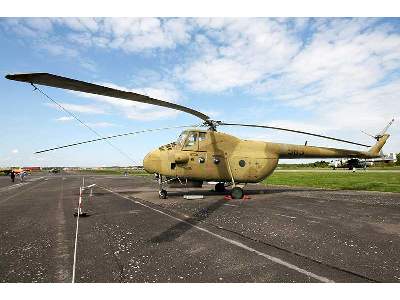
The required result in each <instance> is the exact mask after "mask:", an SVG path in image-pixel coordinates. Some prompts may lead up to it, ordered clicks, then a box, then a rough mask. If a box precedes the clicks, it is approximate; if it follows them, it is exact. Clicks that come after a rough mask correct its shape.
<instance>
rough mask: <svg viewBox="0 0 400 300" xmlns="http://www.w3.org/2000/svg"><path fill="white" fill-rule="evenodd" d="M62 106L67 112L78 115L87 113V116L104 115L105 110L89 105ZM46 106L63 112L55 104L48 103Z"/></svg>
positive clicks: (68, 104)
mask: <svg viewBox="0 0 400 300" xmlns="http://www.w3.org/2000/svg"><path fill="white" fill-rule="evenodd" d="M60 105H61V106H63V107H64V108H65V109H66V110H68V111H71V112H78V113H86V114H104V113H105V110H104V109H103V108H102V107H99V106H96V105H88V104H71V103H64V102H60ZM46 106H50V107H53V108H56V109H58V110H59V111H63V110H62V109H61V108H59V107H58V106H57V105H56V104H54V103H47V104H46Z"/></svg>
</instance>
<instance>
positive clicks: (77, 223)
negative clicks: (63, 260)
mask: <svg viewBox="0 0 400 300" xmlns="http://www.w3.org/2000/svg"><path fill="white" fill-rule="evenodd" d="M84 185H85V177H82V186H84ZM79 197H81V195H79ZM78 205H80V203H79V204H78ZM78 230H79V206H78V214H77V216H76V231H75V246H74V263H73V264H72V283H75V270H76V250H77V248H78Z"/></svg>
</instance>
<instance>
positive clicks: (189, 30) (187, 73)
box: [0, 18, 400, 167]
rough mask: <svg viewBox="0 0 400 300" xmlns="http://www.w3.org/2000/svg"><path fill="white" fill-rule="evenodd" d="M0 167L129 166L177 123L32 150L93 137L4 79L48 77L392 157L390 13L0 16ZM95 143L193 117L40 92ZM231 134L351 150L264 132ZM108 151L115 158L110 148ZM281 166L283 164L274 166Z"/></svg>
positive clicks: (396, 37) (396, 69)
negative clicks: (370, 147)
mask: <svg viewBox="0 0 400 300" xmlns="http://www.w3.org/2000/svg"><path fill="white" fill-rule="evenodd" d="M0 45H1V47H0V54H1V57H2V59H1V60H0V73H1V75H2V76H1V78H0V101H1V106H0V107H1V109H0V118H1V121H2V122H1V125H2V130H1V139H0V166H2V167H6V166H112V165H121V166H126V165H138V164H141V163H142V159H143V157H144V156H145V155H146V153H147V152H149V151H150V150H152V149H154V148H157V147H158V146H159V145H162V144H166V143H168V142H171V141H174V140H176V138H177V136H178V135H179V134H180V132H181V131H182V130H181V129H170V130H165V131H160V132H153V133H143V134H140V135H135V136H128V137H123V138H118V139H114V140H111V142H112V144H113V146H111V145H110V144H108V143H105V142H99V143H93V144H87V145H82V146H78V147H73V148H67V149H63V150H58V151H53V152H48V153H43V154H34V152H35V151H37V150H42V149H46V148H51V147H54V146H59V145H64V144H68V143H72V142H76V141H81V140H86V139H93V138H96V136H95V135H94V134H93V132H91V131H89V130H88V129H87V128H85V127H83V126H82V125H81V124H79V122H77V121H76V120H74V119H73V118H71V117H70V116H69V115H68V114H66V113H65V112H63V111H61V110H60V109H59V108H57V107H56V106H55V105H54V104H52V103H51V102H50V101H49V100H48V99H46V98H45V97H44V96H43V95H41V94H40V93H39V92H38V91H34V90H33V88H32V86H30V85H28V84H25V83H20V82H13V81H9V80H7V79H5V78H4V76H5V75H6V74H10V73H28V72H48V73H53V74H58V75H61V76H65V77H70V78H75V79H80V80H84V81H88V82H93V83H97V84H103V85H107V86H110V87H115V88H120V89H123V90H131V91H135V92H138V93H142V94H146V95H148V96H151V97H154V98H157V99H162V100H166V101H171V102H175V103H178V104H182V105H185V106H188V107H191V108H194V109H197V110H200V111H202V112H204V113H206V114H208V115H210V116H211V117H212V118H213V119H215V120H223V121H226V122H240V123H250V124H264V125H272V126H280V127H289V128H293V129H296V130H303V131H311V132H315V133H320V134H326V135H331V136H334V137H338V138H343V139H350V140H355V141H358V142H361V143H366V144H373V143H374V140H373V139H372V138H371V137H369V136H367V135H365V134H363V133H362V132H361V130H364V131H366V132H369V133H371V134H377V133H378V132H379V131H380V130H381V129H382V128H383V127H385V125H386V124H387V123H388V122H389V121H390V120H391V119H392V118H393V117H394V118H395V120H396V121H395V123H394V124H393V125H392V127H391V128H390V130H389V133H390V134H391V138H390V139H389V141H388V142H387V144H386V146H385V148H384V151H385V152H400V141H399V138H398V137H399V133H400V127H399V121H400V120H399V117H400V19H399V18H211V19H209V18H161V19H160V18H0ZM41 89H42V90H43V91H44V92H45V93H46V94H48V95H49V96H50V97H52V98H54V99H55V100H56V101H57V102H59V103H61V104H62V105H63V106H64V107H65V108H67V109H68V110H69V111H71V112H73V113H74V114H76V115H77V116H78V117H79V118H80V119H81V120H83V121H84V122H85V123H87V124H88V125H89V126H90V127H92V128H93V129H95V130H96V131H97V132H99V133H100V134H101V135H103V136H107V135H113V134H118V133H124V132H130V131H138V130H142V129H151V128H159V127H169V126H178V125H192V124H193V125H194V124H199V123H201V122H200V120H199V119H197V118H196V117H194V116H191V115H188V114H185V113H182V112H177V111H174V110H171V109H164V108H159V107H154V106H149V105H145V104H140V103H133V102H130V101H126V100H119V99H111V98H107V97H100V96H94V95H87V94H82V93H76V92H70V91H64V90H60V89H55V88H50V87H41ZM218 130H219V131H223V132H226V133H230V134H234V135H236V136H238V137H240V138H246V139H254V140H264V141H274V142H284V143H299V144H304V142H305V141H308V145H315V146H328V147H336V148H345V149H357V150H363V149H364V148H360V147H356V146H354V147H353V146H351V145H346V144H343V143H339V142H334V141H329V140H324V139H320V138H312V137H309V136H304V135H298V134H292V133H282V132H279V131H272V130H267V129H256V128H254V129H248V128H231V127H219V128H218ZM116 148H117V149H120V150H121V151H122V152H123V153H124V154H122V153H121V151H119V150H116ZM283 162H287V161H283Z"/></svg>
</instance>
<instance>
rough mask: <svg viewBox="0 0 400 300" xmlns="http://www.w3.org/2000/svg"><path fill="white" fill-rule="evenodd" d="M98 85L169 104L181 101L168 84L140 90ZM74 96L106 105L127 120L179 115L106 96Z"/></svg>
mask: <svg viewBox="0 0 400 300" xmlns="http://www.w3.org/2000/svg"><path fill="white" fill-rule="evenodd" d="M98 84H100V85H104V86H107V87H110V88H114V89H118V90H122V91H130V92H134V93H138V94H142V95H146V96H149V97H152V98H155V99H159V100H164V101H169V102H177V100H178V99H181V98H182V96H181V95H180V93H179V92H178V90H177V89H176V88H175V87H174V86H173V85H172V84H169V83H165V82H164V83H163V82H158V83H153V84H152V86H151V87H142V88H135V89H129V88H126V87H123V86H119V85H116V84H113V83H108V82H102V83H98ZM72 93H73V94H75V95H78V96H80V97H84V98H88V99H93V100H95V101H97V102H101V103H103V104H108V105H109V106H110V107H111V108H112V109H114V110H116V112H117V113H120V114H122V115H124V116H125V117H127V118H129V119H134V120H141V121H151V120H158V119H166V118H170V117H175V116H176V115H178V114H179V112H178V111H176V110H172V109H168V108H162V107H157V106H154V105H149V104H145V103H140V102H135V101H130V100H124V99H118V98H112V97H106V96H99V95H94V94H87V93H81V92H72Z"/></svg>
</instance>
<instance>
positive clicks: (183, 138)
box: [176, 131, 188, 146]
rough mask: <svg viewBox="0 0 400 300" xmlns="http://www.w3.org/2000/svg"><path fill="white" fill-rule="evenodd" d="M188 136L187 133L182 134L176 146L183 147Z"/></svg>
mask: <svg viewBox="0 0 400 300" xmlns="http://www.w3.org/2000/svg"><path fill="white" fill-rule="evenodd" d="M187 135H188V132H187V131H184V132H182V133H181V135H180V136H179V137H178V140H177V141H176V144H177V145H179V146H183V143H184V142H185V140H186V137H187Z"/></svg>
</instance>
